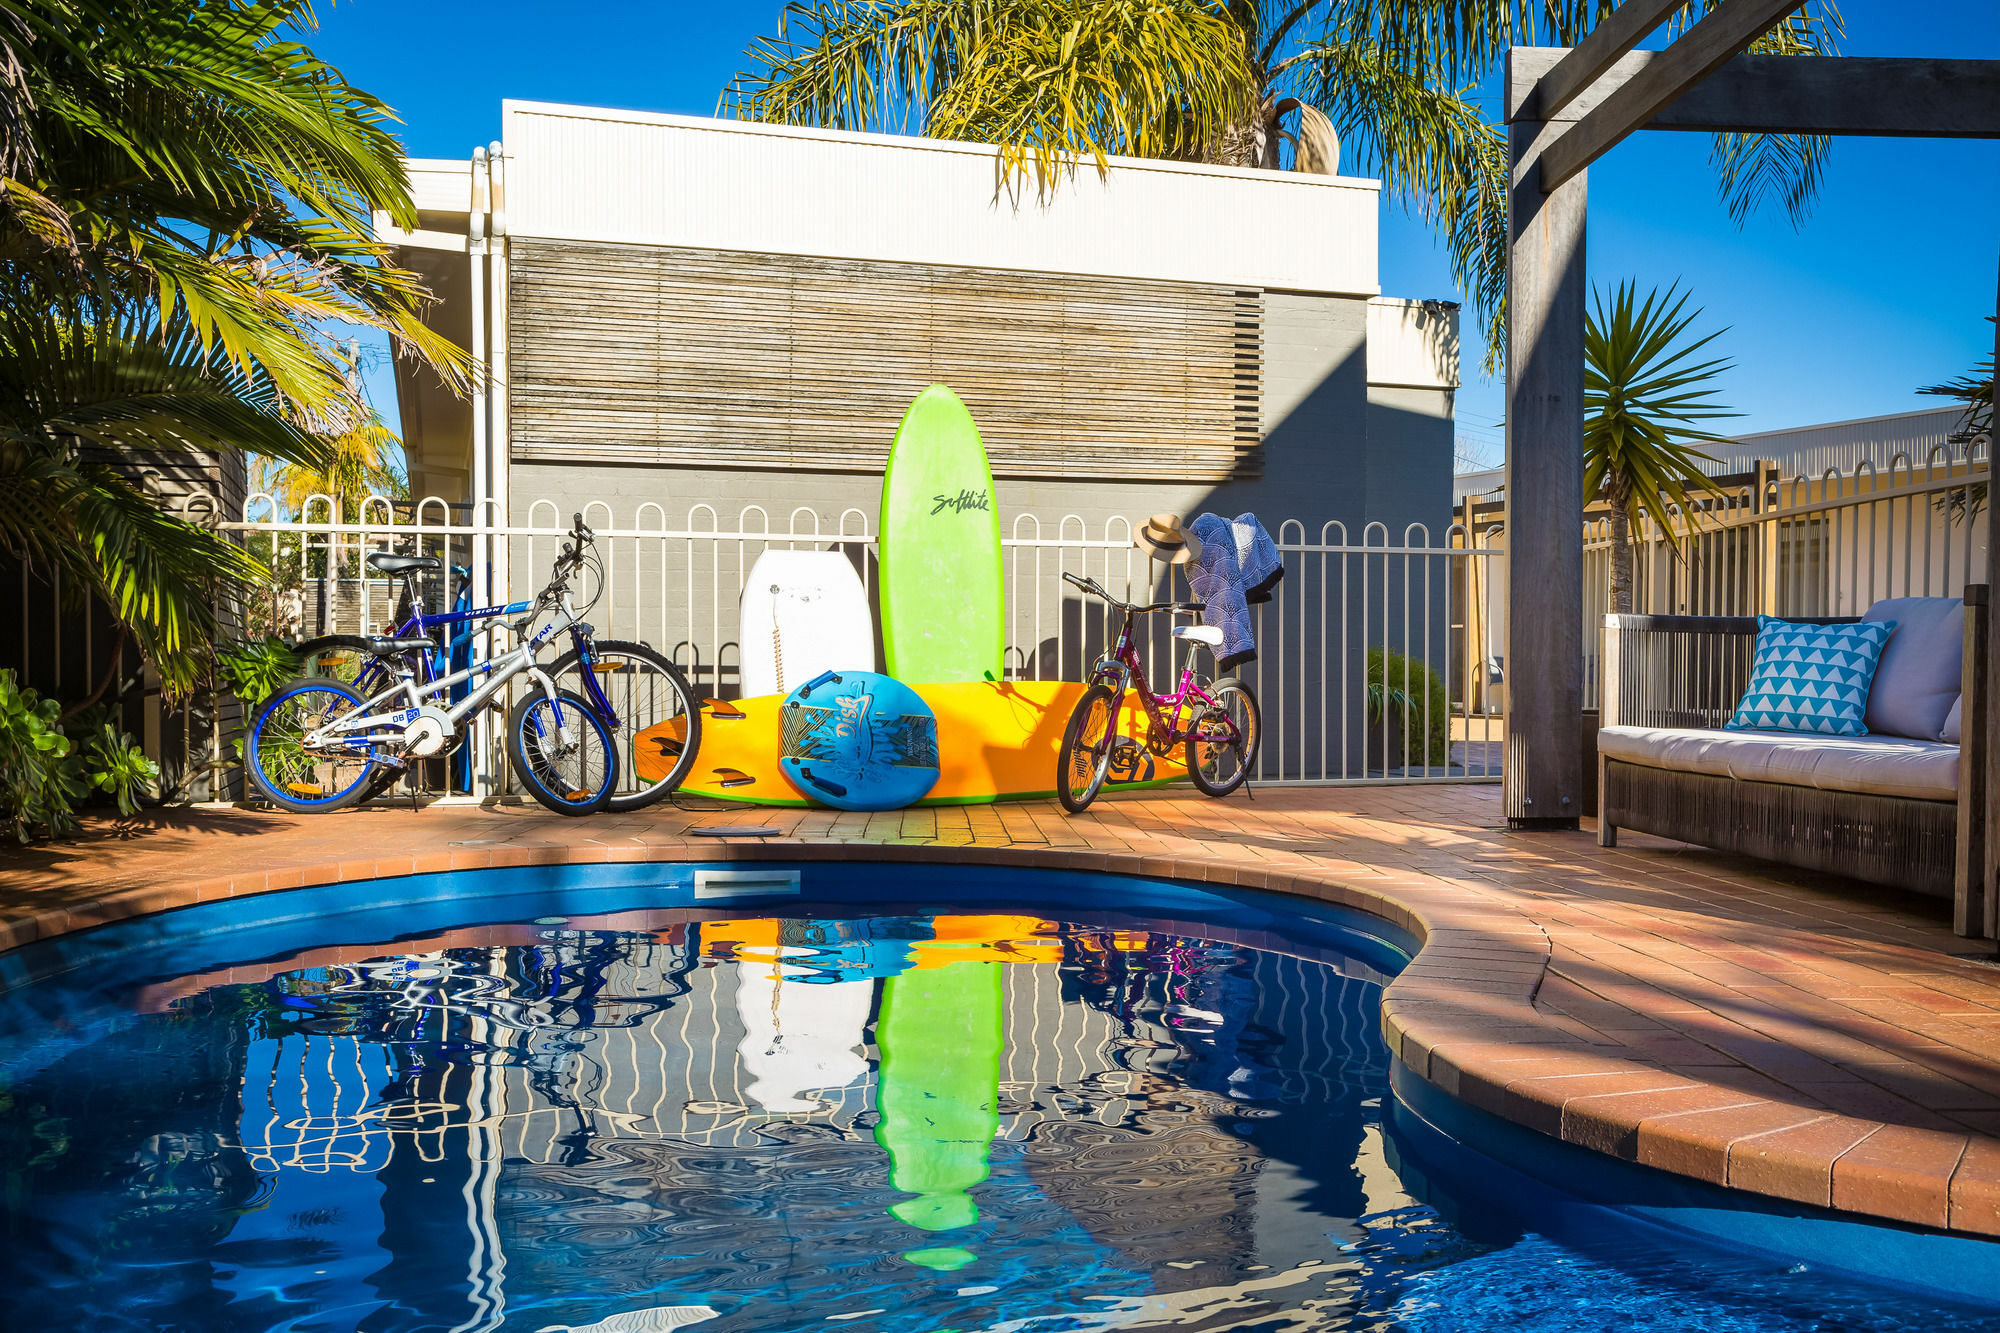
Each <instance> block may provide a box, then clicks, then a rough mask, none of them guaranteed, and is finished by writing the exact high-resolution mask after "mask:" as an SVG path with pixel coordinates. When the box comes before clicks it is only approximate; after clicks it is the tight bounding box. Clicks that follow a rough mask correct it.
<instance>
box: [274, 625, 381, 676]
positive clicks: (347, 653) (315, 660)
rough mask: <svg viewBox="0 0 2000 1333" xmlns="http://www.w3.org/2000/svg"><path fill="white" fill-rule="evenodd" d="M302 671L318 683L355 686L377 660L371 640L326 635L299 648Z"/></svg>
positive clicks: (351, 635)
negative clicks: (372, 651)
mask: <svg viewBox="0 0 2000 1333" xmlns="http://www.w3.org/2000/svg"><path fill="white" fill-rule="evenodd" d="M294 651H296V652H297V653H298V655H299V672H300V674H301V675H305V676H309V677H311V678H313V679H315V680H337V681H340V682H342V683H343V684H347V685H352V684H353V683H354V682H355V681H356V680H357V679H359V678H360V676H361V673H362V671H363V670H364V669H365V668H366V667H367V666H368V665H369V663H371V662H373V661H374V660H375V654H373V653H371V652H369V651H368V640H366V639H364V638H362V637H361V636H360V635H358V634H325V635H321V636H320V637H319V638H317V639H307V640H306V641H305V642H304V643H302V644H300V645H299V646H298V648H297V649H295V650H294Z"/></svg>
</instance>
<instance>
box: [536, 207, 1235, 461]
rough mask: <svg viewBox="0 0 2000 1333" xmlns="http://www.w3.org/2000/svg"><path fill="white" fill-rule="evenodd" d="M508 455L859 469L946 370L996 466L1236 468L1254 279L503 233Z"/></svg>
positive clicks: (879, 456) (884, 450) (882, 454)
mask: <svg viewBox="0 0 2000 1333" xmlns="http://www.w3.org/2000/svg"><path fill="white" fill-rule="evenodd" d="M511 251H512V254H511V260H510V265H509V269H508V284H509V286H508V298H509V304H510V313H509V319H508V324H509V340H508V355H509V361H510V371H509V376H508V378H509V380H510V385H509V389H508V392H509V403H510V427H509V429H510V436H511V440H512V449H513V456H514V457H515V458H517V459H532V460H544V461H563V460H575V459H592V460H599V461H615V462H651V463H671V464H682V465H693V466H703V467H717V466H725V467H751V468H808V469H833V470H865V471H876V470H879V469H880V468H881V467H882V465H883V462H884V460H885V459H886V458H887V457H888V450H889V442H890V439H891V437H892V436H893V435H894V433H895V429H896V423H897V422H898V421H899V420H901V418H902V414H903V410H904V408H906V407H907V406H908V405H909V402H910V400H911V399H912V398H914V397H915V396H916V394H917V393H918V392H919V391H920V390H922V389H923V388H924V387H925V386H926V385H929V384H934V383H942V384H948V385H950V386H951V387H952V388H953V389H954V390H956V391H957V392H958V393H959V395H960V396H961V397H963V398H964V399H965V401H966V403H967V405H968V406H969V407H970V408H971V409H972V413H973V416H974V418H975V419H976V420H977V421H978V422H979V426H980V432H981V434H982V436H983V437H984V439H985V441H986V447H987V452H988V455H989V457H990V459H991V461H992V465H993V471H994V473H995V474H996V475H1000V476H1011V477H1091V476H1098V477H1104V476H1116V477H1131V476H1136V475H1142V474H1143V475H1145V476H1148V477H1157V478H1174V479H1185V480H1199V481H1222V480H1226V479H1229V478H1232V477H1245V476H1254V475H1256V474H1257V472H1258V470H1259V467H1260V462H1261V460H1260V446H1261V441H1262V436H1261V434H1260V431H1259V407H1260V401H1259V400H1260V390H1261V355H1262V338H1263V334H1262V323H1263V317H1262V309H1263V298H1262V293H1261V292H1259V291H1256V290H1244V289H1238V288H1233V287H1216V286H1203V285H1196V284H1187V283H1171V282H1149V281H1140V280H1131V279H1121V278H1094V277H1073V276H1050V275H1045V274H1033V273H1016V272H1005V271H998V270H992V269H968V268H952V267H943V266H934V265H922V264H894V265H890V264H880V263H869V262H860V261H847V260H836V259H817V258H804V257H794V256H785V255H766V254H739V253H733V252H722V251H713V250H688V249H675V248H668V247H661V246H643V245H606V244H595V243H577V242H564V241H545V240H523V239H516V240H515V241H514V242H513V243H512V246H511Z"/></svg>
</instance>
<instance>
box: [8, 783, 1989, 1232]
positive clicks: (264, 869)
mask: <svg viewBox="0 0 2000 1333" xmlns="http://www.w3.org/2000/svg"><path fill="white" fill-rule="evenodd" d="M746 822H759V823H767V824H771V825H775V826H776V827H778V828H779V829H781V830H783V836H781V837H778V838H773V839H768V840H760V841H754V842H752V841H743V840H734V841H729V842H721V841H717V840H714V839H708V838H701V837H691V836H688V834H687V830H688V829H690V828H693V827H697V826H702V825H720V824H742V823H746ZM1500 824H1501V819H1500V813H1499V799H1498V792H1497V789H1495V788H1492V787H1362V788H1347V789H1340V790H1325V789H1321V790H1298V789H1286V790H1279V789H1264V790H1260V791H1259V792H1258V793H1257V795H1256V799H1255V800H1254V801H1246V800H1244V799H1242V798H1240V797H1238V798H1235V799H1232V800H1230V801H1228V802H1226V803H1220V804H1218V803H1215V802H1210V801H1205V800H1202V799H1201V798H1199V797H1196V796H1193V795H1191V794H1180V793H1173V794H1155V795H1149V796H1145V797H1138V796H1134V797H1127V798H1123V799H1119V800H1112V801H1106V802H1101V803H1100V804H1099V805H1098V806H1097V807H1096V808H1094V809H1093V810H1092V811H1091V812H1090V813H1089V814H1088V815H1086V816H1083V817H1081V818H1077V819H1071V818H1068V817H1066V816H1065V815H1064V814H1063V813H1062V811H1061V810H1060V809H1059V808H1058V807H1056V806H1054V805H1043V804H1033V805H1008V806H990V807H960V808H949V807H947V808H941V809H936V810H920V811H908V812H904V813H903V814H901V815H873V816H871V815H847V814H839V813H836V812H832V811H803V810H746V809H742V808H737V809H726V810H703V811H700V812H696V811H687V810H679V809H675V808H672V807H668V808H665V809H655V810H653V811H648V812H646V813H643V814H639V815H631V816H598V817H594V818H591V819H583V820H571V819H564V818H561V817H559V816H554V815H548V814H544V813H543V812H541V811H540V810H538V809H533V808H526V809H524V808H518V807H513V808H503V809H476V808H469V807H444V806H432V807H429V808H427V809H423V810H412V809H410V808H408V807H406V806H405V807H394V806H392V807H382V808H371V809H367V810H356V811H348V812H344V813H340V814H335V815H327V816H321V817H318V818H304V817H294V816H288V815H278V814H265V813H255V812H250V811H243V810H233V809H203V810H174V811H163V812H157V813H154V814H150V815H148V816H147V817H146V818H145V819H144V820H143V821H141V822H139V823H135V824H120V823H116V822H110V821H105V822H100V823H96V824H93V825H91V826H90V827H89V828H88V829H87V830H86V832H85V835H84V836H83V837H82V838H81V839H79V840H78V841H76V842H73V843H68V844H61V845H56V846H42V847H35V848H29V849H23V850H17V851H10V852H4V853H0V948H8V947H13V946H14V945H18V944H23V943H27V942H30V941H32V940H35V939H37V938H43V937H47V936H51V935H56V934H60V933H63V932H65V931H69V930H74V929H79V928H82V927H84V926H88V925H94V924H98V923H101V922H105V921H110V920H115V919H118V918H120V917H125V916H130V915H133V914H135V913H142V912H148V911H157V910H161V909H164V908H168V907H173V906H180V905H185V904H187V903H190V902H196V901H201V900H205V899H209V898H217V897H227V896H235V895H240V894H248V893H261V892H266V891H270V890H278V889H285V888H294V887H298V886H300V885H303V884H316V883H328V882H337V881H342V880H355V879H366V878H371V877H376V876H386V875H400V874H411V873H423V872H430V871H438V870H447V869H467V870H476V869H480V868H483V867H488V866H511V865H529V864H542V863H556V862H565V861H647V860H688V859H700V860H721V859H769V858H774V857H792V856H801V855H803V856H807V857H811V858H817V859H847V860H860V859H895V860H904V859H928V860H938V859H944V860H959V861H974V862H981V863H1016V864H1030V865H1049V866H1061V867H1068V868H1078V869H1090V870H1107V871H1114V872H1122V873H1134V874H1147V875H1158V876H1173V877H1178V878H1184V879H1191V880H1199V881H1206V882H1212V883H1226V884H1239V885H1247V886H1250V887H1256V888H1269V889H1274V890H1279V891H1284V892H1292V893H1297V894H1301V895H1304V896H1308V897H1313V898H1318V899H1322V900H1326V901H1332V902H1338V903H1343V904H1347V905H1350V906H1354V907H1359V908H1363V909H1365V910H1368V911H1372V912H1375V913H1377V914H1379V915H1382V916H1384V917H1387V918H1389V919H1391V920H1393V921H1396V922H1398V923H1399V924H1401V925H1403V926H1405V927H1406V928H1408V929H1410V930H1412V931H1413V932H1414V933H1415V934H1417V935H1418V936H1419V937H1420V938H1422V939H1423V941H1424V947H1423V949H1422V951H1421V953H1420V955H1419V956H1418V958H1417V959H1416V961H1415V962H1414V963H1412V964H1411V966H1410V967H1409V968H1408V969H1407V970H1406V971H1405V972H1404V973H1403V975H1402V976H1401V977H1399V978H1398V979H1397V980H1396V982H1395V983H1394V984H1393V985H1392V986H1391V987H1390V988H1389V991H1388V992H1387V994H1386V995H1385V997H1384V1001H1383V1006H1382V1023H1383V1031H1384V1033H1385V1035H1386V1036H1387V1038H1388V1040H1389V1042H1390V1044H1391V1046H1392V1047H1393V1048H1394V1049H1395V1050H1396V1052H1397V1054H1398V1055H1399V1056H1400V1057H1401V1058H1402V1059H1403V1060H1404V1061H1405V1062H1406V1063H1407V1064H1408V1065H1409V1066H1410V1067H1411V1068H1412V1069H1413V1070H1415V1071H1416V1072H1417V1073H1418V1074H1420V1075H1422V1076H1424V1077H1426V1078H1428V1079H1430V1080H1431V1081H1432V1082H1433V1083H1435V1084H1437V1085H1438V1086H1439V1087H1441V1088H1443V1089H1444V1090H1445V1091H1447V1092H1450V1093H1452V1094H1454V1095H1456V1096H1458V1097H1460V1098H1462V1099H1464V1100H1465V1101H1467V1102H1470V1103H1471V1104H1473V1105H1475V1106H1478V1107H1482V1108H1484V1109H1486V1110H1489V1111H1492V1112H1495V1113H1497V1114H1499V1115H1503V1116H1507V1117H1509V1118H1511V1119H1513V1120H1516V1121H1519V1122H1521V1123H1524V1124H1527V1125H1531V1126H1533V1127H1535V1128H1536V1129H1539V1130H1541V1131H1543V1132H1544V1133H1549V1134H1559V1135H1560V1136H1561V1137H1563V1138H1564V1139H1567V1140H1569V1141H1571V1142H1574V1143H1578V1144H1582V1145H1584V1146H1587V1147H1590V1148H1593V1149H1596V1150H1598V1151H1601V1152H1606V1153H1611V1154H1615V1155H1617V1156H1620V1157H1624V1158H1627V1159H1630V1160H1634V1161H1639V1162H1644V1163H1647V1164H1650V1165H1653V1166H1657V1167H1660V1168H1662V1169H1664V1170H1668V1171H1675V1172H1679V1173H1682V1174H1685V1175H1689V1176H1693V1177H1697V1178H1699V1179H1703V1180H1708V1181H1713V1182H1716V1183H1720V1184H1727V1185H1730V1186H1733V1187H1736V1188H1741V1189H1746V1190H1753V1191H1756V1192H1758V1193H1762V1194H1768V1195H1775V1196H1777V1197H1780V1198H1785V1199H1793V1200H1799V1201H1803V1202H1808V1203H1814V1204H1821V1205H1827V1206H1831V1207H1835V1208H1841V1209H1848V1210H1852V1211H1855V1212H1860V1213H1866V1214H1871V1215H1874V1216H1877V1217H1885V1218H1894V1219H1897V1220H1900V1221H1907V1222H1916V1223H1922V1224H1925V1225H1929V1226H1935V1227H1946V1228H1951V1229H1954V1230H1963V1231H1970V1232H1978V1233H1982V1234H1986V1235H1994V1236H2000V1138H1996V1137H1993V1136H1996V1135H2000V968H1996V967H1994V966H1992V965H1989V964H1986V963H1983V962H1980V961H1978V960H1975V959H1970V958H1966V957H1954V955H1963V954H1966V953H1969V952H1971V951H1972V946H1971V945H1970V944H1969V943H1968V942H1967V941H1963V940H1960V939H1957V938H1956V937H1954V936H1953V935H1952V934H1951V931H1950V929H1949V922H1948V914H1947V910H1946V905H1945V904H1943V903H1937V902H1931V901H1928V900H1922V899H1914V898H1910V897H1907V896H1904V895H1899V894H1894V893H1890V892H1887V891H1882V890H1876V889H1871V888H1868V887H1866V886H1863V885H1859V884H1853V883H1848V882H1845V881H1839V880H1831V879H1827V878H1825V877H1817V876H1811V875H1805V874H1794V873H1791V872H1787V871H1782V870H1774V869H1773V868H1771V867H1766V866H1761V865H1759V864H1758V863H1755V862H1751V861H1746V860H1743V859H1740V858H1731V857H1724V856H1718V855H1715V854H1713V853H1708V852H1703V851H1699V850H1696V849H1690V848H1684V847H1681V846H1678V845H1677V844H1674V843H1670V842H1666V841H1662V840H1660V839H1649V838H1643V837H1635V836H1630V835H1627V836H1624V837H1621V839H1620V843H1621V845H1620V846H1619V847H1618V848H1616V849H1612V850H1606V849H1600V848H1598V847H1597V846H1596V845H1595V842H1594V840H1593V839H1592V837H1591V836H1590V835H1589V834H1574V835H1569V834H1511V833H1508V832H1506V831H1504V829H1502V828H1501V827H1500Z"/></svg>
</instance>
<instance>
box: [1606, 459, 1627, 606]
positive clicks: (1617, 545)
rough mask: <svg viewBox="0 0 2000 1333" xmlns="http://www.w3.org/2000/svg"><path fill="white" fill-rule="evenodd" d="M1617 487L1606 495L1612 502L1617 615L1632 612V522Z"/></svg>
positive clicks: (1613, 603)
mask: <svg viewBox="0 0 2000 1333" xmlns="http://www.w3.org/2000/svg"><path fill="white" fill-rule="evenodd" d="M1622 490H1623V488H1622V487H1615V488H1613V489H1612V490H1611V492H1610V494H1609V495H1608V496H1607V497H1606V498H1607V499H1609V500H1610V502H1611V610H1612V612H1613V613H1614V614H1616V615H1621V616H1629V615H1631V614H1632V524H1631V520H1630V519H1629V517H1628V516H1627V515H1626V512H1625V499H1626V497H1625V496H1624V495H1623V494H1622V493H1621V492H1622Z"/></svg>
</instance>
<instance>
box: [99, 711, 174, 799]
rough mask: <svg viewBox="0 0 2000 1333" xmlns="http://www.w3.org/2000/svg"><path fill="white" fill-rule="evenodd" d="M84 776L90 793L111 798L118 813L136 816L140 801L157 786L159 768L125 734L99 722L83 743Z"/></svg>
mask: <svg viewBox="0 0 2000 1333" xmlns="http://www.w3.org/2000/svg"><path fill="white" fill-rule="evenodd" d="M83 776H84V780H85V781H86V782H87V783H88V784H89V785H90V787H91V789H92V790H94V791H99V792H103V793H104V794H105V795H106V796H109V797H110V798H111V800H112V802H113V803H114V804H116V805H117V807H118V813H119V814H121V815H125V816H127V817H130V816H132V815H135V814H137V813H139V798H140V797H141V796H143V795H146V794H148V793H150V792H151V791H153V790H154V789H155V788H156V787H157V786H158V784H159V781H160V766H159V765H158V764H156V763H154V762H153V761H152V760H150V759H148V758H147V757H146V752H145V751H144V750H142V749H140V748H139V746H138V745H137V744H136V743H135V742H134V741H133V738H132V737H131V736H130V735H129V734H128V733H126V732H123V731H120V730H119V729H118V728H117V727H116V726H114V725H112V724H111V723H109V722H102V723H99V724H98V725H97V726H96V727H95V728H94V729H93V730H91V731H90V732H89V733H88V739H87V740H86V742H85V744H84V749H83Z"/></svg>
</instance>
